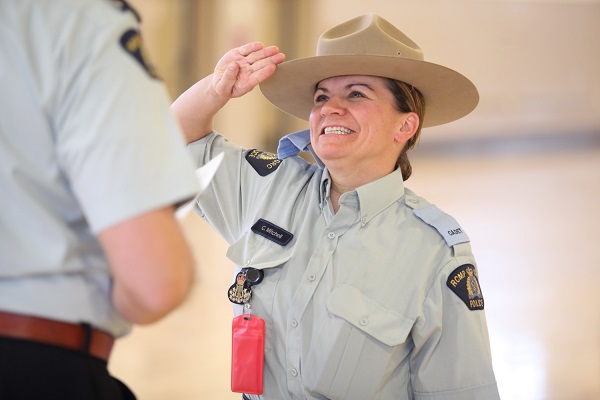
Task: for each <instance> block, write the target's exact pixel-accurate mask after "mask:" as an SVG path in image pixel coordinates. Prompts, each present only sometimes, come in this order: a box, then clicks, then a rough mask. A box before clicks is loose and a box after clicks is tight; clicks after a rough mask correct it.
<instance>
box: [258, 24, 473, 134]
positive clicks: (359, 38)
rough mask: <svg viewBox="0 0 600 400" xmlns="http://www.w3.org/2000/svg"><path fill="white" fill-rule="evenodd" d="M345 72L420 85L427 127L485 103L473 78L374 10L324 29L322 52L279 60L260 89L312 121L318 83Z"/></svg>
mask: <svg viewBox="0 0 600 400" xmlns="http://www.w3.org/2000/svg"><path fill="white" fill-rule="evenodd" d="M342 75H371V76H380V77H384V78H392V79H396V80H399V81H403V82H406V83H409V84H411V85H412V86H414V87H416V88H417V89H419V91H420V92H421V93H422V94H423V96H424V97H425V118H424V121H423V126H424V127H428V126H435V125H441V124H445V123H447V122H451V121H454V120H457V119H459V118H462V117H464V116H465V115H467V114H468V113H470V112H471V111H473V109H474V108H475V107H476V106H477V103H478V102H479V94H478V92H477V88H476V87H475V85H474V84H473V83H472V82H471V81H470V80H469V79H467V78H466V77H465V76H463V75H461V74H460V73H458V72H456V71H454V70H452V69H449V68H446V67H444V66H441V65H438V64H434V63H430V62H427V61H424V58H423V52H422V51H421V48H420V47H419V46H418V45H417V44H416V43H415V42H413V41H412V40H411V39H410V38H409V37H408V36H406V35H405V34H404V33H402V32H400V31H399V30H398V29H397V28H396V27H395V26H393V25H392V24H391V23H389V22H388V21H386V20H385V19H383V18H381V17H380V16H378V15H376V14H372V13H371V14H366V15H362V16H360V17H357V18H354V19H351V20H349V21H346V22H344V23H342V24H340V25H337V26H335V27H333V28H331V29H329V30H328V31H326V32H325V33H323V34H322V35H321V36H320V37H319V41H318V43H317V55H316V56H314V57H308V58H300V59H297V60H291V61H286V62H283V63H281V64H279V65H278V66H277V71H276V72H275V74H273V76H271V77H270V78H269V79H267V80H266V81H265V82H263V83H261V84H260V90H261V91H262V93H263V94H264V95H265V97H266V98H267V99H268V100H269V101H270V102H271V103H273V104H274V105H275V106H277V107H278V108H280V109H281V110H283V111H285V112H286V113H288V114H291V115H293V116H295V117H298V118H300V119H303V120H308V118H309V115H310V112H311V110H312V107H313V95H314V91H315V88H316V85H317V84H318V83H319V82H320V81H322V80H323V79H326V78H331V77H333V76H342Z"/></svg>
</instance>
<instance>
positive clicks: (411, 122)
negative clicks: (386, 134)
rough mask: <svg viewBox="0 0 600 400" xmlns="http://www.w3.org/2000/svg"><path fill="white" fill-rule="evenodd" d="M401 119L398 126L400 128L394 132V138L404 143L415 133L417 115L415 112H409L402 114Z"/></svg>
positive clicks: (417, 123) (417, 126)
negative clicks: (400, 123)
mask: <svg viewBox="0 0 600 400" xmlns="http://www.w3.org/2000/svg"><path fill="white" fill-rule="evenodd" d="M402 120H403V122H402V126H400V129H399V130H398V132H396V135H395V136H394V140H396V141H398V142H401V143H406V142H408V140H409V139H410V138H411V137H413V136H414V135H415V134H416V133H417V129H418V128H419V116H418V115H417V113H414V112H409V113H407V114H404V115H403V116H402Z"/></svg>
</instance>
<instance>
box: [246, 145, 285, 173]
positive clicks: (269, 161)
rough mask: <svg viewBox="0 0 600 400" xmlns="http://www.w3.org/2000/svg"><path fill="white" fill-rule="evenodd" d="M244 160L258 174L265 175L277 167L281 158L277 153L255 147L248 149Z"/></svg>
mask: <svg viewBox="0 0 600 400" xmlns="http://www.w3.org/2000/svg"><path fill="white" fill-rule="evenodd" d="M246 161H248V163H249V164H250V165H252V168H254V170H255V171H256V172H258V174H259V175H260V176H267V175H269V174H270V173H271V172H273V171H275V170H276V169H277V168H279V165H280V164H281V160H280V159H279V158H277V154H274V153H268V152H266V151H260V150H256V149H252V150H248V152H247V153H246Z"/></svg>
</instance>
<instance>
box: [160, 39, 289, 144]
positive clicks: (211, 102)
mask: <svg viewBox="0 0 600 400" xmlns="http://www.w3.org/2000/svg"><path fill="white" fill-rule="evenodd" d="M284 60H285V55H284V54H283V53H280V52H279V49H278V48H277V47H276V46H269V47H265V46H264V45H263V44H262V43H260V42H253V43H247V44H245V45H243V46H240V47H236V48H234V49H231V50H229V51H228V52H227V53H225V55H224V56H223V57H221V59H220V60H219V62H218V63H217V65H216V67H215V71H214V72H213V73H212V74H211V75H209V76H207V77H205V78H204V79H202V80H200V81H198V82H197V83H195V84H194V85H193V86H191V87H190V88H189V89H188V90H186V91H185V92H184V93H183V94H181V96H179V97H178V98H177V100H175V102H173V104H172V105H171V110H172V111H173V113H174V115H175V117H176V118H177V120H178V121H179V124H180V126H181V129H182V130H183V133H184V136H185V138H186V140H187V142H188V143H191V142H193V141H196V140H198V139H201V138H203V137H204V136H206V135H208V134H209V133H210V132H211V131H212V130H213V119H214V117H215V115H216V114H217V113H218V112H219V110H220V109H221V108H223V107H224V106H225V104H227V102H228V101H229V99H232V98H235V97H241V96H243V95H245V94H246V93H248V92H250V91H251V90H252V89H254V87H255V86H257V85H258V84H260V83H261V82H263V81H265V80H266V79H267V78H269V77H270V76H271V75H273V73H274V72H275V69H276V68H277V64H279V63H281V62H283V61H284Z"/></svg>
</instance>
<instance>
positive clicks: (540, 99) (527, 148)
mask: <svg viewBox="0 0 600 400" xmlns="http://www.w3.org/2000/svg"><path fill="white" fill-rule="evenodd" d="M132 3H133V4H135V5H136V6H138V10H139V11H140V13H141V14H142V17H143V23H144V24H143V26H144V37H145V40H146V44H147V47H148V50H149V53H150V55H151V56H152V59H153V60H154V62H155V63H156V64H157V65H158V67H159V70H160V71H162V75H163V77H164V79H165V82H166V83H167V85H168V88H169V90H170V92H171V94H172V96H173V97H175V96H177V95H178V94H179V93H181V91H183V90H184V89H185V88H186V87H188V86H189V85H190V84H191V83H193V82H195V81H196V80H198V79H200V78H201V77H203V76H205V75H206V74H208V73H210V72H211V70H212V66H213V65H214V63H215V62H216V61H217V60H218V58H219V57H220V55H222V54H223V53H224V52H225V51H226V50H228V49H229V48H231V47H233V46H237V45H240V44H242V43H244V42H246V41H252V40H261V41H264V42H265V43H267V44H277V45H278V46H280V48H281V49H282V51H284V52H285V53H286V54H287V55H288V58H295V57H301V56H310V55H312V54H313V53H314V46H315V43H316V40H317V37H318V35H319V34H320V33H321V32H322V31H324V30H325V29H327V28H328V27H331V26H333V25H335V24H337V23H339V22H342V21H344V20H346V19H349V18H352V17H354V16H357V15H360V14H362V13H365V12H369V11H374V12H377V13H379V14H380V15H382V16H383V17H384V18H386V19H388V20H389V21H390V22H392V23H393V24H394V25H396V26H397V27H399V28H400V29H401V30H402V31H403V32H405V33H406V34H407V35H408V36H410V37H411V38H412V39H414V40H415V41H416V42H417V43H419V45H420V46H421V48H422V49H423V50H424V53H425V58H426V59H427V60H429V61H433V62H437V63H440V64H443V65H446V66H448V67H451V68H455V69H457V70H459V71H460V72H462V73H464V74H465V75H466V76H468V77H469V78H471V79H472V80H473V81H474V82H475V84H476V85H477V86H478V88H479V90H480V94H481V101H480V104H479V106H478V108H477V109H476V110H475V111H474V112H473V113H472V114H471V115H469V116H468V117H466V118H464V119H463V120H460V121H457V122H456V123H453V124H450V125H447V126H442V127H438V128H431V129H426V130H424V132H423V138H422V141H421V143H420V145H419V147H418V148H417V149H416V150H415V151H414V153H413V156H412V160H413V171H414V172H413V176H412V177H411V178H410V180H409V181H408V182H407V186H408V187H410V188H411V189H413V190H414V191H416V192H417V193H419V194H420V195H422V196H424V197H426V198H427V199H428V200H430V201H431V202H433V203H435V204H437V205H438V206H439V207H441V208H442V209H444V210H445V211H447V212H448V213H450V214H452V215H453V216H454V217H456V219H458V220H459V221H460V223H461V225H462V226H463V228H464V229H465V231H467V232H468V234H469V236H470V237H471V239H472V245H473V249H474V252H475V255H476V257H477V259H478V263H479V269H480V277H481V281H482V288H483V292H484V294H485V298H486V312H487V317H488V325H489V330H490V336H491V346H492V353H493V359H494V368H495V371H496V377H497V380H498V385H499V388H500V393H501V396H502V398H503V399H505V400H512V399H515V400H542V399H544V400H559V399H561V400H562V399H565V400H571V399H575V400H579V399H581V400H588V399H590V400H592V399H600V255H599V253H598V247H599V245H598V242H599V239H600V235H599V234H598V226H599V225H600V211H599V210H598V204H600V72H599V71H600V2H598V1H576V0H572V1H568V0H564V1H542V0H538V1H533V0H530V1H517V0H515V1H509V0H505V1H490V0H472V1H467V0H463V1H459V0H439V1H430V0H414V1H396V0H385V1H384V0H370V1H368V2H361V3H360V4H356V5H350V4H352V3H348V2H347V1H341V0H335V1H334V0H320V1H316V0H315V1H308V0H303V1H283V0H282V1H275V0H272V1H269V0H218V1H217V0H215V1H194V0H145V1H142V0H136V1H134V2H132ZM216 126H217V129H218V130H220V131H222V132H224V133H225V134H226V135H227V136H228V137H230V138H231V140H233V141H236V142H238V143H241V144H243V145H246V146H252V147H260V148H262V149H265V150H273V149H274V146H275V143H276V139H277V133H281V132H290V131H292V130H295V129H297V128H298V129H300V128H303V127H304V123H302V122H301V121H298V120H296V119H293V118H291V117H290V118H288V117H286V116H285V115H284V114H283V113H281V112H279V111H278V110H276V109H274V108H273V107H272V106H271V105H270V104H269V103H268V102H267V101H266V100H264V98H262V96H261V94H260V92H259V91H258V90H255V91H254V92H252V93H251V94H249V95H247V96H246V97H245V98H242V99H238V100H235V101H232V102H230V103H229V104H228V106H227V107H226V109H224V110H223V112H222V113H221V114H220V115H219V117H218V119H217V121H216ZM182 224H183V226H184V229H185V230H186V233H187V236H188V238H189V241H190V243H191V244H192V246H193V248H194V251H195V254H196V258H197V264H198V265H197V269H198V274H197V285H196V286H195V289H194V293H193V294H192V296H190V298H189V299H188V301H187V302H186V303H185V304H184V305H183V306H182V307H181V308H180V309H178V310H177V311H175V312H174V313H172V314H171V315H170V316H168V317H167V318H166V319H164V320H163V321H161V322H159V323H156V324H154V325H151V326H148V327H137V328H135V329H134V331H133V333H132V334H131V335H129V336H128V337H126V338H124V339H122V340H120V341H119V342H118V344H117V346H116V349H115V352H114V354H113V357H112V359H111V362H110V365H109V367H110V369H111V371H112V372H113V373H114V374H115V375H117V376H119V377H120V378H122V379H123V380H124V381H126V382H127V383H128V384H129V385H130V386H131V387H132V389H133V390H134V391H135V392H136V393H137V394H138V397H139V398H140V399H141V400H158V399H169V400H191V399H239V398H240V396H239V395H238V394H232V393H231V392H230V391H229V358H230V349H229V341H230V324H231V318H232V315H231V309H230V305H229V302H228V301H227V299H226V291H227V288H228V287H229V285H230V281H231V278H232V271H233V270H232V265H231V263H230V262H229V261H228V260H227V259H226V257H225V255H224V254H225V251H226V248H227V247H226V244H225V243H224V242H223V240H222V239H220V238H219V237H218V236H216V235H215V234H214V233H213V232H212V231H211V230H210V229H209V228H208V227H207V226H206V225H205V224H204V223H203V222H202V221H201V220H200V219H199V218H197V217H195V216H190V217H189V218H187V219H186V220H185V221H183V223H182Z"/></svg>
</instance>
